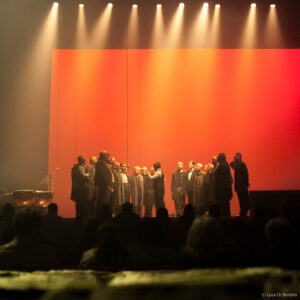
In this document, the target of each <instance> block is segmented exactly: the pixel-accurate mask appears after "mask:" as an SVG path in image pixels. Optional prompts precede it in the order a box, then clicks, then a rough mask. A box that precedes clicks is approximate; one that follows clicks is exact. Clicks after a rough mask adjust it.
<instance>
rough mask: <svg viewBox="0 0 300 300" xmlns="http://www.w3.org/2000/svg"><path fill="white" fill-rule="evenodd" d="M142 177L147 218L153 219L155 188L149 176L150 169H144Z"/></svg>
mask: <svg viewBox="0 0 300 300" xmlns="http://www.w3.org/2000/svg"><path fill="white" fill-rule="evenodd" d="M142 176H143V183H144V206H145V217H152V208H153V203H154V187H153V180H152V179H151V178H150V177H149V175H148V169H147V168H146V167H143V168H142Z"/></svg>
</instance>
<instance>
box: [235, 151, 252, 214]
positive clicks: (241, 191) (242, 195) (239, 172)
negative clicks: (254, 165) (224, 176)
mask: <svg viewBox="0 0 300 300" xmlns="http://www.w3.org/2000/svg"><path fill="white" fill-rule="evenodd" d="M230 166H231V168H232V169H233V170H234V190H235V191H236V192H237V195H238V198H239V204H240V216H247V212H248V210H249V209H250V201H249V192H248V188H249V185H250V184H249V174H248V168H247V166H246V164H245V163H244V162H243V161H242V154H241V153H236V154H235V155H234V160H233V161H232V162H231V163H230Z"/></svg>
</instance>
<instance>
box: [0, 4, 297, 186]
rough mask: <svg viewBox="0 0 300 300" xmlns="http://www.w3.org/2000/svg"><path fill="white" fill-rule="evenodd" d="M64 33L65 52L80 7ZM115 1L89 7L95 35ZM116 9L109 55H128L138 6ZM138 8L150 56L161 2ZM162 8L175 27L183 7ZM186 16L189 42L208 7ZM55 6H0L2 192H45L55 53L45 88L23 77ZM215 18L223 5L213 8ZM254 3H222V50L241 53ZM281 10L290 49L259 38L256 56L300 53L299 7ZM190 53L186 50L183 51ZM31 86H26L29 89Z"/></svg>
mask: <svg viewBox="0 0 300 300" xmlns="http://www.w3.org/2000/svg"><path fill="white" fill-rule="evenodd" d="M58 2H59V3H60V6H59V23H58V25H59V28H58V29H59V30H58V38H59V42H58V48H74V45H75V33H76V24H77V17H78V4H79V1H74V0H63V1H58ZM108 2H110V1H101V0H88V1H83V3H85V4H86V6H85V11H86V20H87V30H88V32H89V31H90V29H91V28H92V26H93V25H94V24H95V22H96V20H97V18H98V17H99V15H100V13H101V11H102V10H103V9H104V7H105V6H106V5H107V3H108ZM111 2H113V3H114V7H113V15H112V19H111V28H110V31H109V35H108V41H107V44H106V48H123V47H124V46H126V45H124V44H123V42H124V33H125V32H126V28H127V22H128V18H129V14H130V10H131V5H132V4H133V0H132V1H129V0H126V1H124V0H122V1H121V0H117V1H113V0H111ZM134 2H135V3H137V4H138V5H139V8H138V11H139V44H138V47H139V48H148V47H149V46H150V44H149V40H150V37H151V34H152V29H153V21H154V17H155V10H156V8H155V5H156V4H157V3H158V1H156V0H144V1H141V0H139V1H134ZM159 2H160V3H162V5H163V13H164V21H165V24H168V22H169V20H170V19H171V18H172V16H173V15H174V12H175V10H176V8H177V6H178V3H179V2H180V1H166V0H164V1H159ZM184 2H185V4H186V5H185V9H184V31H183V33H184V34H186V33H187V31H188V30H189V28H190V24H191V23H192V22H193V18H194V16H195V15H196V14H197V13H198V12H199V9H200V7H201V5H202V3H203V2H204V1H195V0H192V1H191V0H188V1H184ZM52 3H53V1H48V0H1V1H0V42H1V46H0V85H1V86H0V138H1V148H0V187H1V186H5V187H8V188H9V189H12V188H30V187H38V186H39V183H40V181H41V179H42V177H43V176H44V175H45V174H46V173H47V161H48V126H49V98H50V74H51V68H50V66H51V59H50V58H51V51H49V53H48V52H47V55H48V56H47V57H48V58H47V59H46V65H47V67H46V69H45V70H44V71H46V72H47V74H48V75H47V78H46V80H45V81H44V82H42V83H41V82H38V81H34V80H33V79H32V80H31V82H30V78H27V77H28V73H26V72H24V73H23V69H24V68H25V67H24V66H25V65H26V62H27V61H26V60H27V58H28V55H29V54H30V51H31V49H32V46H33V43H34V41H35V38H36V36H37V34H38V32H39V31H40V29H41V27H42V24H43V22H44V21H45V18H46V16H47V15H48V13H49V11H50V9H51V6H52ZM208 3H209V4H210V7H209V10H212V9H213V5H212V4H215V3H216V1H213V2H212V1H208ZM250 3H251V1H243V0H227V1H224V0H222V1H220V4H221V5H222V7H221V32H220V37H221V40H220V47H221V48H239V47H240V45H239V41H240V37H241V33H242V29H243V26H244V24H245V20H246V18H247V14H248V12H249V5H250ZM256 3H257V7H256V10H257V16H258V32H259V33H261V32H262V31H263V28H264V25H265V22H266V18H267V13H268V10H269V5H270V4H271V3H272V2H271V1H270V0H259V1H256ZM274 3H276V5H277V8H276V10H277V13H278V17H279V22H280V27H281V30H282V37H283V44H279V43H275V44H272V45H270V44H266V42H265V41H264V39H263V38H262V37H261V36H259V37H258V42H257V44H256V46H255V47H256V48H265V47H272V48H281V47H283V48H300V30H299V28H300V1H299V0H281V1H278V0H277V1H274ZM179 47H180V48H185V47H186V45H185V44H180V45H179ZM25 82H26V83H25Z"/></svg>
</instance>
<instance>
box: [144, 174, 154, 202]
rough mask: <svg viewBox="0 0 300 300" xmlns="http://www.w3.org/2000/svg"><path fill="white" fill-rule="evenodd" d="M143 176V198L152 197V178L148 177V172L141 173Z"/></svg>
mask: <svg viewBox="0 0 300 300" xmlns="http://www.w3.org/2000/svg"><path fill="white" fill-rule="evenodd" d="M142 176H143V183H144V199H145V198H147V199H149V198H150V199H152V198H153V199H154V187H153V180H152V179H151V178H150V177H149V175H148V174H146V175H142Z"/></svg>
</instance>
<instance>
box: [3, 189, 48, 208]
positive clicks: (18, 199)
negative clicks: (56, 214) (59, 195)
mask: <svg viewBox="0 0 300 300" xmlns="http://www.w3.org/2000/svg"><path fill="white" fill-rule="evenodd" d="M53 194H54V192H52V191H35V190H16V191H14V192H13V193H3V194H1V195H0V198H2V200H4V201H5V200H6V201H5V202H13V203H14V204H15V205H16V206H17V207H19V208H21V207H28V206H30V207H36V208H46V207H48V205H49V204H50V203H51V202H52V200H53Z"/></svg>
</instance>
